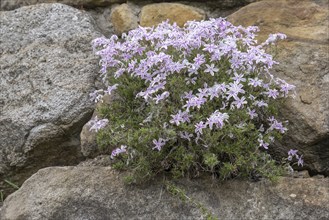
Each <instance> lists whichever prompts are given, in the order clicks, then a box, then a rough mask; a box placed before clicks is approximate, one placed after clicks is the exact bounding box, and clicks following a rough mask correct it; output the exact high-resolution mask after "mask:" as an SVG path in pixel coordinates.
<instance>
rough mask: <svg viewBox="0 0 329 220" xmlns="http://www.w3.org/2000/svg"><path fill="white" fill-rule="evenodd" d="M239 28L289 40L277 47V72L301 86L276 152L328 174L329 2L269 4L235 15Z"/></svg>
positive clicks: (288, 107)
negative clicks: (293, 152)
mask: <svg viewBox="0 0 329 220" xmlns="http://www.w3.org/2000/svg"><path fill="white" fill-rule="evenodd" d="M228 19H229V20H230V21H231V22H233V23H234V24H235V25H243V26H249V25H257V26H259V27H260V30H261V32H260V36H259V39H260V40H264V39H265V37H266V36H267V35H268V34H269V33H276V32H282V33H285V34H286V35H287V36H288V39H287V40H286V41H284V42H280V43H279V46H278V47H277V50H276V52H277V55H276V58H275V59H276V60H277V61H279V62H280V64H279V65H278V66H277V67H276V69H275V72H276V74H277V75H279V76H280V77H282V78H284V79H285V80H287V81H288V82H289V83H291V84H294V85H296V87H297V96H296V98H295V99H290V100H288V102H286V103H285V105H284V106H283V108H282V109H281V114H282V117H283V118H286V119H288V120H289V121H290V125H289V129H290V131H289V132H288V134H287V136H286V137H285V138H283V140H282V141H280V142H277V143H276V146H275V147H276V149H275V150H274V151H276V153H279V154H280V155H281V156H282V155H286V152H287V150H288V149H290V148H296V149H298V150H299V151H300V152H301V153H302V154H303V155H304V160H305V164H306V165H305V167H306V168H307V169H309V170H310V171H311V173H313V174H314V173H322V174H325V175H329V35H328V33H329V22H328V19H329V4H328V1H327V0H318V1H312V0H264V1H261V2H257V3H252V4H250V5H248V6H245V7H243V8H241V9H240V10H239V11H237V12H236V13H234V14H232V15H230V16H229V17H228Z"/></svg>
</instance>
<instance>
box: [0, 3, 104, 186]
mask: <svg viewBox="0 0 329 220" xmlns="http://www.w3.org/2000/svg"><path fill="white" fill-rule="evenodd" d="M0 13H1V19H0V26H1V29H0V67H1V73H0V79H1V80H0V88H1V92H0V180H1V181H0V188H2V189H9V188H10V187H9V186H8V185H7V184H5V183H4V182H2V181H3V180H4V179H8V180H10V181H12V182H14V183H16V184H21V183H22V181H24V180H25V179H26V178H28V177H29V176H30V175H31V174H32V173H34V172H35V171H37V170H38V169H40V168H42V167H45V166H51V165H69V164H75V163H78V162H79V161H81V158H82V154H81V152H80V140H79V133H80V131H81V129H82V126H83V125H84V124H85V123H86V122H87V121H88V120H89V119H90V117H91V115H92V112H93V109H94V103H92V102H91V101H90V100H89V93H90V92H91V91H92V90H94V84H95V76H96V75H97V72H98V71H99V68H98V60H97V58H96V57H95V56H94V55H93V53H92V49H91V48H92V47H91V41H92V39H94V38H96V37H99V36H101V34H100V33H99V32H98V30H97V29H96V28H95V26H94V21H93V19H92V18H91V17H90V16H89V15H88V14H86V13H84V12H80V11H79V10H77V9H75V8H72V7H70V6H66V5H62V4H40V5H37V6H28V7H22V8H20V9H17V10H14V11H6V12H3V11H1V12H0Z"/></svg>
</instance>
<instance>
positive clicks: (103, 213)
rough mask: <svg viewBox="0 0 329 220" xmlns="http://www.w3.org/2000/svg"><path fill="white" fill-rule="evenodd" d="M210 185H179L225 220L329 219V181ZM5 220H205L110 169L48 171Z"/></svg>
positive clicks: (31, 182)
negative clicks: (130, 182)
mask: <svg viewBox="0 0 329 220" xmlns="http://www.w3.org/2000/svg"><path fill="white" fill-rule="evenodd" d="M160 179H162V178H160ZM210 179H211V177H209V178H206V177H204V178H201V179H196V180H193V181H192V180H181V181H179V182H178V183H177V185H179V186H180V187H183V189H184V190H185V191H186V193H187V195H188V196H189V197H191V198H193V199H195V200H196V201H198V202H201V203H203V204H204V206H205V207H207V208H208V209H209V210H211V211H212V212H213V213H215V215H216V216H218V217H220V219H223V220H224V219H246V220H247V219H307V220H325V219H328V218H329V187H328V185H329V179H328V178H323V179H315V178H305V179H304V178H301V179H298V178H282V179H280V181H279V182H278V183H277V184H272V183H268V182H265V181H260V182H257V183H250V182H246V181H230V182H228V183H224V184H219V183H218V182H215V181H211V180H210ZM0 218H1V219H2V220H11V219H12V220H14V219H15V220H17V219H24V220H29V219H33V220H38V219H48V220H63V219H95V220H97V219H100V220H101V219H102V220H103V219H168V220H169V219H202V218H201V214H200V212H199V211H198V210H197V209H196V208H194V207H193V206H191V205H188V204H183V203H182V202H181V201H180V200H179V199H177V198H175V197H173V196H171V195H170V194H169V193H167V191H166V190H165V189H164V188H163V186H162V184H161V183H160V181H155V182H153V183H150V184H147V186H146V185H145V186H124V184H123V178H122V177H120V174H118V173H117V172H115V171H113V170H111V168H109V167H62V168H59V167H57V168H56V167H52V168H46V169H42V170H40V171H38V172H37V173H36V174H35V175H33V176H32V177H31V178H30V179H28V180H27V181H26V182H25V183H24V184H23V186H22V187H21V188H20V189H19V190H18V191H16V192H15V193H13V194H12V195H10V196H9V197H8V198H7V199H6V200H5V202H4V205H3V207H2V209H1V211H0Z"/></svg>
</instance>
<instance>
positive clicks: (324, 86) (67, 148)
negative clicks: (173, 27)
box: [0, 0, 329, 191]
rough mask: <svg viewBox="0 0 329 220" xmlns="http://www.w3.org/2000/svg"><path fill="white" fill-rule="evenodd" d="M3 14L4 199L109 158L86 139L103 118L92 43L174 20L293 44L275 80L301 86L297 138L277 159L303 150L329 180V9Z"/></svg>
mask: <svg viewBox="0 0 329 220" xmlns="http://www.w3.org/2000/svg"><path fill="white" fill-rule="evenodd" d="M54 2H57V3H54ZM42 3H48V4H42ZM58 3H62V4H58ZM23 6H24V7H23ZM71 6H73V7H71ZM0 9H1V11H0V16H1V19H0V26H1V29H0V66H1V73H0V79H1V81H0V189H1V190H9V191H11V190H12V188H11V187H10V186H8V184H6V183H5V182H4V181H3V180H5V179H6V180H11V181H13V182H14V183H16V184H18V185H20V184H21V183H23V181H25V180H26V179H27V178H28V177H29V176H30V175H32V174H33V173H35V172H36V171H37V170H38V169H40V168H43V167H48V166H58V165H74V164H77V163H78V162H80V161H82V160H84V159H85V158H86V157H95V156H97V155H99V154H101V153H104V152H100V151H99V150H98V149H97V146H96V145H95V138H94V136H92V134H90V133H88V129H87V128H85V129H84V132H83V135H82V136H81V142H82V145H81V142H80V137H79V135H80V132H81V129H82V127H83V125H84V124H85V123H86V122H87V121H88V120H89V119H90V118H91V115H92V114H93V110H94V108H95V105H94V104H93V103H92V102H90V100H89V92H91V91H92V90H94V89H95V88H98V87H99V86H100V85H99V84H98V83H97V74H98V71H99V67H98V62H97V58H96V57H95V56H94V55H93V53H92V49H91V45H90V42H91V40H92V39H94V38H96V37H99V36H102V35H105V36H107V37H109V36H111V35H112V34H118V35H121V34H122V33H123V32H127V31H129V30H131V29H133V28H135V27H137V26H138V25H142V26H152V25H156V24H158V23H159V22H161V21H164V20H166V19H169V20H170V21H171V22H176V23H177V24H178V25H180V26H183V25H184V23H185V22H186V21H188V20H203V19H209V18H214V17H227V16H228V20H229V21H231V22H232V23H233V24H235V25H257V26H259V27H260V29H261V32H260V35H259V40H260V41H261V40H263V39H264V38H265V37H266V36H267V35H268V34H269V33H273V32H283V33H285V34H287V35H288V39H287V40H286V41H284V42H282V43H280V44H279V50H278V51H279V53H278V55H277V59H278V60H279V61H280V62H281V65H279V66H278V67H277V68H276V69H275V73H276V74H277V75H279V76H280V77H282V78H284V79H285V80H286V81H288V82H289V83H292V84H295V85H296V86H297V96H296V98H295V99H291V100H289V101H288V102H287V103H286V104H285V105H284V106H283V108H282V109H281V115H282V116H283V117H284V118H286V119H288V120H289V121H290V127H289V129H290V131H289V133H288V135H287V136H286V137H285V138H284V139H283V140H282V141H280V142H277V143H276V144H275V146H273V147H272V149H271V151H272V153H273V155H274V156H276V157H278V158H281V157H282V156H285V155H286V152H287V150H288V149H290V148H295V149H298V150H299V151H300V153H301V154H303V155H304V160H305V166H304V168H303V169H307V170H308V171H310V173H311V174H324V175H329V96H328V94H329V67H328V66H329V65H328V64H329V63H328V62H329V61H328V60H329V55H328V50H329V46H328V43H329V37H328V33H329V30H328V27H329V25H328V18H329V10H328V1H327V0H317V1H313V0H261V1H257V0H222V1H216V0H206V1H202V0H199V1H137V0H136V1H123V0H30V1H26V0H2V1H1V7H0ZM81 148H82V149H81Z"/></svg>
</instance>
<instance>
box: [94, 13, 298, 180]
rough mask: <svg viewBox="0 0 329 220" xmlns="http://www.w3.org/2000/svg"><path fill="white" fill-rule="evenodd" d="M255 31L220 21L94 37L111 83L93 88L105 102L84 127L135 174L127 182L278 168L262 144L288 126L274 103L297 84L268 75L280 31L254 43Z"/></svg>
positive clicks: (103, 74) (270, 173)
mask: <svg viewBox="0 0 329 220" xmlns="http://www.w3.org/2000/svg"><path fill="white" fill-rule="evenodd" d="M257 32H258V28H257V27H255V26H250V27H247V28H244V27H241V26H238V27H236V26H233V25H232V24H231V23H229V22H228V21H226V20H225V19H222V18H219V19H211V20H209V21H201V22H195V21H191V22H188V23H187V24H186V25H185V26H184V27H183V28H180V27H178V26H177V25H176V24H173V25H171V24H169V23H168V22H163V23H161V24H160V25H158V26H157V27H152V28H145V27H139V28H137V29H135V30H132V31H130V32H129V33H128V34H123V36H122V38H121V39H120V38H118V37H117V36H115V35H113V36H111V38H109V39H106V38H97V39H95V40H94V41H93V47H94V50H95V52H96V55H98V56H100V58H101V60H100V64H101V66H102V68H101V75H100V76H101V78H102V81H103V82H104V83H105V84H106V85H107V86H108V88H107V89H106V90H97V91H94V92H93V93H92V94H90V95H91V97H92V99H93V100H95V101H96V102H99V101H102V98H103V96H104V95H105V94H108V95H111V99H112V101H111V103H110V104H109V105H106V104H103V105H102V106H101V107H100V108H99V109H98V112H99V114H100V116H101V117H102V118H103V119H101V120H99V119H97V118H95V119H93V120H92V121H91V122H90V124H91V125H92V127H91V129H92V130H95V131H97V132H98V143H99V144H100V145H101V146H102V147H107V148H110V149H113V151H112V155H111V158H112V159H114V164H115V167H117V168H122V169H128V170H130V171H132V173H133V174H134V175H133V177H134V180H138V179H139V180H145V179H148V178H151V177H152V176H154V175H155V174H157V173H160V172H163V171H167V172H171V173H172V174H174V176H178V177H179V176H184V175H187V174H189V175H191V174H192V175H197V174H198V173H199V172H201V171H205V172H211V173H212V174H214V175H216V176H219V177H220V178H222V179H226V178H232V177H237V176H250V175H253V174H255V173H257V174H258V175H261V176H264V177H269V178H271V177H274V176H276V175H278V174H279V173H280V171H281V168H282V166H278V165H277V163H276V162H275V161H274V160H273V159H272V158H271V156H270V155H269V154H268V152H267V150H268V148H269V147H270V146H271V143H273V141H274V140H275V139H277V138H280V137H281V136H282V135H283V134H284V133H285V132H286V131H287V128H286V127H285V126H286V122H281V121H279V120H278V119H277V118H276V117H275V116H276V109H277V107H278V105H279V104H280V100H282V99H283V98H286V97H288V96H289V95H291V94H293V90H294V86H293V85H290V84H288V83H287V82H285V81H284V80H282V79H279V78H277V77H275V76H273V75H272V74H271V73H270V70H271V68H272V67H273V65H275V64H277V62H275V61H274V60H273V57H272V56H271V55H270V54H268V53H266V51H267V49H269V48H271V47H272V45H274V43H275V41H276V40H277V39H284V38H285V37H286V36H285V35H284V34H271V35H270V36H269V38H268V39H267V40H266V41H265V42H264V43H262V44H257V41H256V40H255V36H256V33H257ZM293 157H295V158H297V160H298V164H299V165H302V163H303V160H302V157H301V156H299V155H298V154H297V151H295V150H292V151H289V157H288V161H289V160H290V161H291V160H293Z"/></svg>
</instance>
